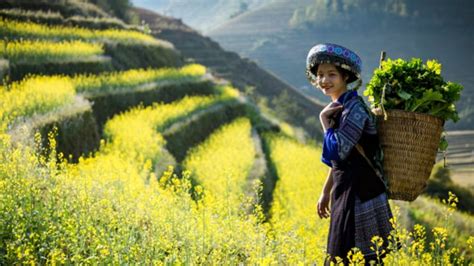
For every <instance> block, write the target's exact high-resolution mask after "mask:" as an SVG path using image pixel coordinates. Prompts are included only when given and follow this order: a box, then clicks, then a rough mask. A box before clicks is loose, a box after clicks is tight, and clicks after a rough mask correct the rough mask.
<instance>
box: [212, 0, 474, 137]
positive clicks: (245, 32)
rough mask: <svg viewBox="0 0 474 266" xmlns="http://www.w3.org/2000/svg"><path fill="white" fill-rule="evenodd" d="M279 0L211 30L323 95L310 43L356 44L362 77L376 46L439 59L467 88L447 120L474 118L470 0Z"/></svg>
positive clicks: (467, 124)
mask: <svg viewBox="0 0 474 266" xmlns="http://www.w3.org/2000/svg"><path fill="white" fill-rule="evenodd" d="M294 2H295V1H289V0H286V1H278V2H274V3H271V4H268V5H266V6H265V7H262V8H259V9H257V10H253V11H251V12H248V13H246V14H244V15H242V16H239V17H237V18H235V19H233V20H231V21H229V22H228V23H226V24H225V25H223V26H221V27H219V28H217V29H215V30H213V31H211V32H209V33H208V34H209V36H210V37H211V38H213V39H215V40H216V41H218V42H219V43H220V44H221V45H222V46H223V47H224V48H225V49H228V50H231V51H235V52H238V53H239V54H240V55H242V56H246V57H249V58H251V59H252V60H255V61H257V62H258V63H259V65H261V66H263V67H264V68H266V69H269V70H270V71H272V72H274V73H275V74H277V75H278V76H279V77H281V78H282V79H284V80H285V81H287V82H288V83H289V84H291V85H293V86H294V87H296V88H298V89H300V90H302V91H305V92H306V93H307V94H309V95H311V96H313V97H316V98H318V99H320V100H325V101H327V99H326V97H325V96H323V95H322V93H320V92H317V91H315V90H314V89H313V88H312V87H311V86H310V84H309V83H308V82H307V80H306V77H305V75H304V67H305V65H304V64H305V58H306V55H307V52H308V50H309V49H310V48H311V47H312V46H313V45H314V44H316V43H321V42H334V43H340V44H343V45H344V46H347V47H349V48H351V49H353V50H354V51H355V52H356V53H358V54H359V55H360V56H361V57H362V59H363V63H364V64H363V70H362V71H363V72H362V77H363V79H364V81H365V82H368V80H369V79H370V77H371V74H372V71H373V69H374V68H376V67H378V60H379V54H380V51H381V50H385V51H387V54H388V57H390V58H399V57H400V58H405V59H410V58H411V57H420V58H422V59H424V60H426V59H432V58H435V59H438V60H439V61H440V62H441V63H442V64H443V76H444V77H445V79H447V80H451V81H455V82H459V83H461V84H462V85H464V87H465V90H464V91H463V94H462V96H463V97H462V99H461V101H460V103H459V110H460V111H461V114H462V117H463V119H462V120H461V121H460V122H459V123H457V124H454V125H453V124H452V123H448V127H449V128H459V129H468V128H472V127H473V126H474V120H472V118H471V117H472V115H473V114H474V110H473V109H472V107H470V106H471V105H472V101H473V100H474V90H473V86H474V83H473V80H472V78H471V76H472V75H471V73H470V72H471V69H472V67H471V66H472V63H473V62H474V56H473V55H472V52H471V50H472V47H474V37H473V36H474V23H473V21H472V19H470V18H472V17H474V4H473V3H472V2H471V1H467V0H456V1H453V2H449V3H448V2H445V1H439V0H437V1H427V0H417V1H403V0H397V1H395V0H385V1H382V2H378V3H373V2H372V1H366V0H357V1H352V2H347V3H346V2H345V1H336V0H334V1H319V0H318V1H313V0H308V1H298V3H294Z"/></svg>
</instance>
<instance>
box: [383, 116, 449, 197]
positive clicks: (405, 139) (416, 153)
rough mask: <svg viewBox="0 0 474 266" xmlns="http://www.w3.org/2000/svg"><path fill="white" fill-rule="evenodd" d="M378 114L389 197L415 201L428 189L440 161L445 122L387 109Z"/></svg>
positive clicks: (436, 118) (431, 117) (430, 117)
mask: <svg viewBox="0 0 474 266" xmlns="http://www.w3.org/2000/svg"><path fill="white" fill-rule="evenodd" d="M386 113H387V120H384V118H383V117H378V133H379V137H380V143H381V146H382V149H383V152H384V172H385V177H386V178H387V182H388V186H389V197H390V198H391V199H396V200H405V201H413V200H415V199H416V198H417V197H418V196H419V195H420V194H421V193H422V192H423V190H424V188H425V187H426V185H427V181H428V178H429V177H430V174H431V170H432V169H433V165H434V163H435V160H436V154H437V151H438V145H439V141H440V138H441V133H442V131H443V125H444V121H443V120H442V119H440V118H438V117H435V116H432V115H429V114H422V113H415V112H407V111H403V110H387V111H386Z"/></svg>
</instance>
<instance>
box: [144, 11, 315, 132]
mask: <svg viewBox="0 0 474 266" xmlns="http://www.w3.org/2000/svg"><path fill="white" fill-rule="evenodd" d="M135 10H136V12H137V13H138V14H139V16H140V18H141V19H142V20H144V21H145V22H147V23H148V24H149V25H150V28H151V29H152V32H153V34H154V35H155V36H156V37H157V38H160V39H164V40H167V41H169V42H171V43H173V44H174V46H175V47H176V49H177V50H179V51H180V52H181V54H182V55H183V56H184V57H186V58H191V59H192V60H195V61H196V62H198V63H200V64H203V65H206V66H208V67H209V69H211V70H212V71H213V72H215V75H216V76H218V77H222V78H225V79H227V80H229V81H231V82H232V84H233V85H234V86H236V87H238V88H239V89H240V90H242V91H245V90H246V88H248V87H249V86H250V87H254V88H255V93H256V94H257V96H258V97H265V98H267V101H268V104H269V105H270V107H272V108H273V109H278V108H280V109H281V108H286V110H285V112H286V115H285V116H286V117H283V118H286V121H288V122H291V123H293V124H295V125H297V126H301V127H304V128H305V129H306V130H307V131H308V132H309V133H310V134H311V135H314V136H320V134H321V133H320V129H319V124H318V123H317V119H316V118H317V117H318V115H319V112H320V111H321V109H322V105H321V104H319V103H318V102H317V101H314V100H312V99H310V98H309V97H307V96H304V95H303V94H302V93H300V92H299V91H297V90H295V89H294V88H293V87H292V86H291V85H289V84H287V83H285V82H284V81H282V80H280V79H279V78H278V77H277V76H275V75H274V74H272V73H271V72H268V71H266V70H264V69H262V68H260V67H259V66H258V65H257V64H255V63H254V62H252V61H250V60H247V59H242V58H241V57H240V56H238V55H237V54H236V53H233V52H227V51H225V50H223V49H222V48H221V47H220V46H219V44H218V43H216V42H214V41H213V40H212V39H210V38H208V37H204V36H202V35H200V34H199V33H197V32H196V31H193V30H191V29H190V28H189V27H187V26H185V25H183V23H181V22H180V21H179V20H173V19H171V18H168V17H164V16H160V15H158V14H156V13H154V12H152V11H147V10H144V9H140V8H136V9H135ZM173 21H174V23H172V22H173ZM287 97H289V98H288V99H286V98H287ZM278 100H280V101H278ZM282 102H283V103H282ZM284 105H288V107H285V106H284Z"/></svg>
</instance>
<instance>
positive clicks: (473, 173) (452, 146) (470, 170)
mask: <svg viewBox="0 0 474 266" xmlns="http://www.w3.org/2000/svg"><path fill="white" fill-rule="evenodd" d="M446 139H447V140H448V143H449V146H448V149H447V151H446V165H447V167H448V169H449V170H450V172H451V178H452V179H453V181H454V182H456V183H458V184H460V185H462V186H465V187H471V188H472V189H474V131H472V130H463V131H447V132H446ZM438 161H443V162H444V157H443V155H442V154H439V155H438Z"/></svg>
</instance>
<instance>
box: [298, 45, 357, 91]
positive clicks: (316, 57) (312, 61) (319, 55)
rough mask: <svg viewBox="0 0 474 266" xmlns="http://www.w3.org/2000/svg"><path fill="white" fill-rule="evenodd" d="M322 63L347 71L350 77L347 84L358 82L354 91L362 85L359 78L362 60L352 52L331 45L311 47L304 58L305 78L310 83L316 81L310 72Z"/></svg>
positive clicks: (313, 74)
mask: <svg viewBox="0 0 474 266" xmlns="http://www.w3.org/2000/svg"><path fill="white" fill-rule="evenodd" d="M322 63H331V64H334V65H336V66H338V67H341V68H343V69H345V70H348V72H349V73H350V75H349V79H348V80H347V83H351V82H354V81H356V80H359V85H358V86H357V87H356V88H355V89H357V88H358V87H359V86H360V85H361V84H362V80H361V76H360V72H361V68H362V60H360V57H359V56H358V55H357V54H356V53H354V52H353V51H351V50H349V49H347V48H345V47H343V46H340V45H337V44H332V43H323V44H318V45H315V46H313V48H311V50H309V53H308V56H307V57H306V76H307V77H308V79H309V80H310V81H315V80H316V75H315V73H313V72H312V71H315V70H316V69H317V68H318V65H319V64H322Z"/></svg>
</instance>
